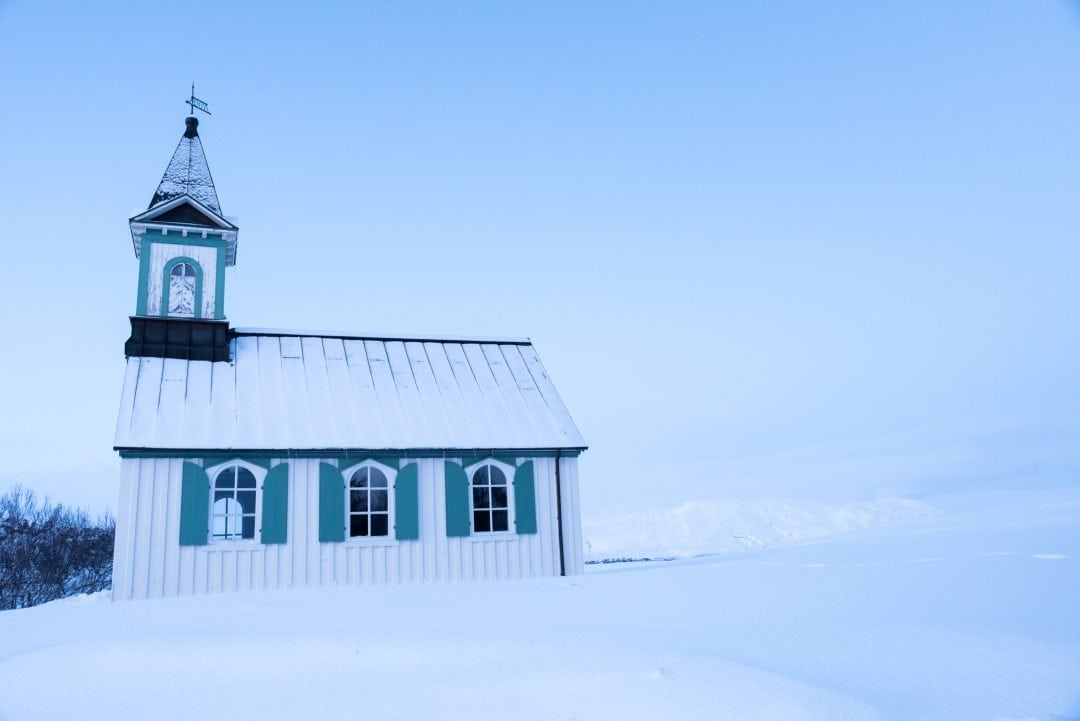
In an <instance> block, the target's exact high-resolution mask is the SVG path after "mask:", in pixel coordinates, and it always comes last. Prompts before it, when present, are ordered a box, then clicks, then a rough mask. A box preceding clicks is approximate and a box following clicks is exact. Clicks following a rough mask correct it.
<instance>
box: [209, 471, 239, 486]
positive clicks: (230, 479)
mask: <svg viewBox="0 0 1080 721" xmlns="http://www.w3.org/2000/svg"><path fill="white" fill-rule="evenodd" d="M214 487H215V488H235V487H236V469H235V468H226V469H225V470H224V471H222V472H221V473H219V474H218V477H217V481H215V482H214Z"/></svg>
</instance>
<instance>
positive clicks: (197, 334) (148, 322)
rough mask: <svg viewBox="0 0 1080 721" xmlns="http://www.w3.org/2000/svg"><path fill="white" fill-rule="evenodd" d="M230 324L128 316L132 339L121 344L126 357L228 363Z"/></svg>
mask: <svg viewBox="0 0 1080 721" xmlns="http://www.w3.org/2000/svg"><path fill="white" fill-rule="evenodd" d="M230 336H231V332H230V330H229V321H227V320H203V319H200V318H152V317H149V316H143V315H133V316H131V337H130V338H128V339H127V342H126V343H125V344H124V355H125V356H127V357H128V358H131V357H133V356H142V357H148V358H179V359H181V360H204V361H231V360H232V358H231V357H230V356H229V337H230Z"/></svg>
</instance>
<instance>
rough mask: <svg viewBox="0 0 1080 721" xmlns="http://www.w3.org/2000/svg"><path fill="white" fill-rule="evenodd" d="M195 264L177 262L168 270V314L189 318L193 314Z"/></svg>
mask: <svg viewBox="0 0 1080 721" xmlns="http://www.w3.org/2000/svg"><path fill="white" fill-rule="evenodd" d="M196 280H197V276H196V273H195V266H193V265H192V264H191V263H183V262H181V263H177V264H176V265H174V266H173V267H172V270H170V271H169V296H168V298H169V303H168V315H171V316H181V317H186V318H191V317H194V316H195V282H196Z"/></svg>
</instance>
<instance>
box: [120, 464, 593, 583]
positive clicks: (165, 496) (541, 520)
mask: <svg viewBox="0 0 1080 721" xmlns="http://www.w3.org/2000/svg"><path fill="white" fill-rule="evenodd" d="M185 460H193V461H195V460H197V459H194V458H192V459H184V458H125V459H124V460H123V461H122V478H121V483H120V505H119V509H118V513H117V526H116V527H117V538H116V556H115V560H114V566H113V569H114V570H113V597H114V599H117V600H126V599H141V598H162V597H170V596H185V595H191V594H196V593H214V592H222V591H247V590H260V589H275V588H289V587H297V586H332V585H342V586H343V585H369V584H388V583H426V582H438V581H471V580H498V579H515V578H531V577H537V576H557V575H559V573H560V566H559V542H558V520H557V517H556V513H555V506H556V488H555V464H556V460H555V459H554V458H550V457H547V458H535V459H532V460H533V462H534V470H535V483H536V516H537V533H535V534H523V535H516V536H510V537H505V536H500V537H498V538H485V537H484V535H483V534H475V535H472V536H469V537H465V538H448V537H447V536H446V518H445V514H444V510H443V509H444V508H445V498H444V495H445V491H444V488H445V485H444V478H443V473H444V467H445V466H444V459H443V458H423V459H419V460H418V461H417V462H418V463H419V471H420V474H419V503H420V540H418V541H400V542H394V541H389V542H386V543H379V542H374V543H373V542H371V541H370V540H367V539H365V540H363V541H359V540H358V541H348V540H347V541H345V542H343V543H320V542H319V540H318V538H319V499H318V493H319V463H320V459H317V458H304V459H295V458H294V459H288V460H286V461H284V462H287V463H288V464H289V466H290V470H289V513H288V518H289V522H288V542H287V543H284V544H274V545H263V544H261V543H258V542H251V541H244V542H220V543H212V544H208V545H205V546H181V545H180V486H181V475H182V467H183V463H184V461H185ZM446 460H455V459H454V458H453V457H452V456H448V458H447V459H446ZM522 460H525V458H522ZM277 462H278V461H274V463H275V464H276V463H277ZM559 463H560V468H559V471H560V473H559V475H560V481H561V489H562V493H561V497H562V509H561V510H562V513H561V516H562V526H563V528H562V534H563V559H564V564H565V571H566V573H567V574H576V573H581V572H582V570H583V563H584V560H583V555H582V538H581V527H580V520H579V519H580V518H581V513H580V508H579V506H578V503H579V494H578V474H577V459H576V458H574V457H564V458H562V459H560V461H559Z"/></svg>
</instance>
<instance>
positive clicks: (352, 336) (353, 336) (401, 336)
mask: <svg viewBox="0 0 1080 721" xmlns="http://www.w3.org/2000/svg"><path fill="white" fill-rule="evenodd" d="M232 333H233V334H234V335H276V336H299V337H304V338H342V339H346V340H403V341H410V340H411V341H432V342H435V343H510V344H513V345H532V340H531V339H529V338H527V337H517V338H505V337H497V336H470V335H457V334H453V333H356V332H342V331H326V330H298V329H295V328H240V327H237V328H233V329H232Z"/></svg>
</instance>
